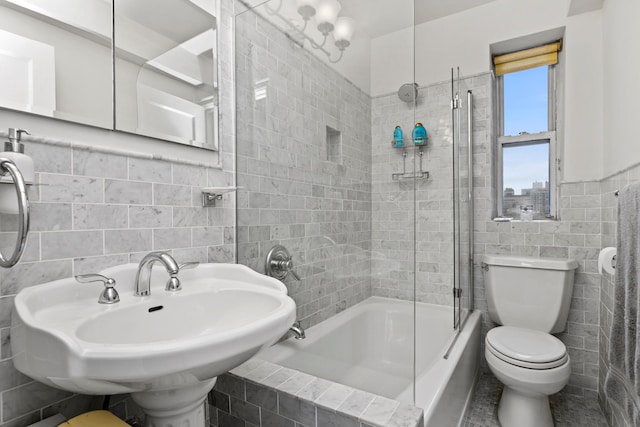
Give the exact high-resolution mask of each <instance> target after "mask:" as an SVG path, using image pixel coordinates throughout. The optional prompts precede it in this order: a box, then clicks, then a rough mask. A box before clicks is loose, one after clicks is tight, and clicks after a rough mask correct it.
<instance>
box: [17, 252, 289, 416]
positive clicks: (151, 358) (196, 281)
mask: <svg viewBox="0 0 640 427" xmlns="http://www.w3.org/2000/svg"><path fill="white" fill-rule="evenodd" d="M137 268H138V265H137V264H125V265H121V266H117V267H113V268H109V269H107V270H104V271H102V272H101V273H100V274H102V275H104V276H106V277H110V278H113V279H115V281H116V286H115V288H116V290H117V291H118V292H119V294H120V302H118V303H115V304H99V303H98V296H99V295H100V293H101V292H102V284H100V283H95V284H80V283H78V282H77V281H76V280H75V279H74V278H68V279H62V280H57V281H54V282H49V283H45V284H42V285H38V286H33V287H30V288H26V289H24V290H22V291H21V292H20V293H19V294H18V295H17V296H16V298H15V310H14V314H13V321H12V323H13V324H12V331H11V347H12V351H13V355H14V359H13V360H14V364H15V366H16V368H17V369H18V370H19V371H20V372H22V373H24V374H25V375H28V376H29V377H31V378H33V379H35V380H38V381H40V382H43V383H45V384H48V385H50V386H53V387H57V388H60V389H63V390H68V391H72V392H76V393H81V394H98V395H103V394H119V393H131V396H132V398H133V400H134V401H135V402H136V403H137V404H138V405H140V407H142V409H143V410H145V412H146V414H147V425H148V426H154V427H162V426H175V425H189V426H193V427H199V426H202V427H204V400H205V399H206V396H207V394H208V392H209V391H210V390H211V389H212V388H213V386H214V385H215V379H216V377H217V376H218V375H220V374H222V373H225V372H227V371H228V370H230V369H233V368H234V367H236V366H238V365H240V364H241V363H243V362H245V361H246V360H248V359H249V358H251V357H252V356H253V355H255V354H256V353H257V352H258V351H260V349H262V348H264V347H267V346H270V345H271V344H273V343H274V342H275V341H277V340H278V338H279V337H280V336H282V335H283V334H284V333H285V332H286V331H287V330H288V328H289V327H290V326H291V324H292V323H293V322H294V320H295V303H294V302H293V300H292V299H291V298H289V297H288V296H287V290H286V288H285V287H284V285H283V284H282V283H280V282H279V281H278V280H276V279H273V278H271V277H267V276H264V275H261V274H258V273H256V272H254V271H253V270H251V269H249V268H248V267H245V266H243V265H237V264H201V265H199V266H198V267H197V268H194V269H190V270H184V271H181V272H180V273H179V278H180V280H181V282H182V290H181V291H178V292H167V291H165V289H164V286H165V282H166V281H167V273H166V272H165V270H164V269H163V268H162V267H160V266H157V265H156V266H155V268H154V269H153V271H152V275H151V294H150V295H149V296H143V297H139V296H134V282H135V275H136V271H137Z"/></svg>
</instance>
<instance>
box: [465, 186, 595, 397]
mask: <svg viewBox="0 0 640 427" xmlns="http://www.w3.org/2000/svg"><path fill="white" fill-rule="evenodd" d="M485 178H486V179H487V181H489V180H490V176H487V177H485ZM489 188H490V187H488V186H487V187H485V188H484V189H478V191H477V192H476V195H475V196H476V197H477V198H483V197H489V196H490V195H489V194H488V193H487V191H488V190H489ZM560 193H561V196H560V201H559V202H560V217H561V220H560V221H542V222H538V221H533V222H511V223H501V222H494V221H491V220H490V214H491V212H490V211H485V212H483V211H479V210H476V219H478V218H479V216H480V218H482V217H483V216H484V220H477V221H476V231H475V254H476V260H475V264H476V268H475V278H476V282H475V283H476V288H475V290H476V301H475V302H476V308H477V309H480V310H482V311H483V312H484V320H485V330H486V329H488V328H490V327H492V326H493V325H492V322H491V321H490V320H489V318H488V316H487V304H486V299H485V292H484V289H485V288H484V280H483V275H482V270H481V269H480V263H481V262H482V255H484V254H513V255H525V256H540V257H553V258H565V259H566V258H571V259H575V260H577V261H578V262H579V267H578V270H577V273H576V277H575V284H574V288H573V298H572V300H571V308H570V311H569V321H568V325H567V330H566V331H565V332H563V333H561V334H559V335H558V337H559V338H560V339H561V340H562V341H563V342H564V343H565V344H566V346H567V348H568V350H569V355H570V357H571V367H572V374H571V378H570V380H569V385H568V386H567V388H565V390H564V392H565V393H569V394H574V395H579V396H585V397H587V398H591V399H595V397H596V393H597V390H598V300H599V286H600V275H599V274H598V272H597V257H598V253H599V251H600V247H601V234H600V230H601V222H600V218H601V213H600V183H599V182H589V183H572V184H562V185H561V189H560Z"/></svg>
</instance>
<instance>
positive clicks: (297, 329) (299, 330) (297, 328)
mask: <svg viewBox="0 0 640 427" xmlns="http://www.w3.org/2000/svg"><path fill="white" fill-rule="evenodd" d="M289 330H290V331H291V332H293V333H294V336H295V338H296V339H297V340H303V339H305V338H306V337H307V336H306V335H305V333H304V328H303V327H302V325H300V321H299V320H298V321H297V322H296V323H294V324H293V326H291V327H290V328H289Z"/></svg>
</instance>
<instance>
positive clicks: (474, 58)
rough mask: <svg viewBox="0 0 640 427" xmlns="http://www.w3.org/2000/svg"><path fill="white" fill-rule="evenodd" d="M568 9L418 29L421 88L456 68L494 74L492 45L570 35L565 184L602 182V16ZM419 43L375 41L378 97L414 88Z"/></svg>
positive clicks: (558, 6)
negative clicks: (553, 33) (554, 33)
mask: <svg viewBox="0 0 640 427" xmlns="http://www.w3.org/2000/svg"><path fill="white" fill-rule="evenodd" d="M619 1H623V0H619ZM627 2H631V0H628V1H627ZM568 9H569V0H496V1H494V2H491V3H489V4H486V5H484V6H480V7H476V8H473V9H469V10H467V11H465V12H461V13H457V14H455V15H451V16H447V17H444V18H442V19H437V20H434V21H430V22H427V23H425V24H421V25H418V26H417V27H416V29H415V32H416V65H415V69H416V75H415V81H416V82H417V83H418V84H420V85H428V84H432V83H435V82H439V81H443V80H446V79H448V78H450V76H451V67H455V66H459V67H460V70H461V72H462V74H463V75H467V76H468V75H473V74H478V73H485V72H488V71H489V70H490V69H491V64H490V62H491V56H490V53H489V46H490V45H491V44H492V43H496V42H500V41H504V40H510V39H514V38H518V37H522V36H526V35H529V34H534V33H538V32H542V31H546V30H550V29H554V28H559V27H566V30H565V48H564V49H565V50H564V57H565V61H566V63H565V70H566V77H565V82H564V87H565V95H566V96H565V108H564V110H565V112H566V116H565V129H564V131H565V138H564V156H563V157H564V159H565V164H564V168H563V177H562V180H563V181H576V180H589V179H598V178H601V177H602V161H601V152H602V150H601V147H602V110H601V108H600V105H601V104H602V72H601V63H602V49H601V39H602V30H601V25H600V23H599V21H600V17H599V16H600V15H601V12H600V11H596V12H591V13H586V14H582V15H576V16H572V17H569V18H568V17H567V12H568ZM412 38H413V31H412V29H406V30H402V31H398V32H396V33H392V34H389V35H386V36H384V37H380V38H378V39H374V40H373V41H372V58H371V70H372V71H371V95H372V96H378V95H382V94H387V93H391V92H395V91H397V90H398V88H399V87H400V85H402V84H404V83H407V82H410V81H412V80H413V64H412V57H413V52H412V49H413V43H412Z"/></svg>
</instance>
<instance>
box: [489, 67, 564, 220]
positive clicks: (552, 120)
mask: <svg viewBox="0 0 640 427" xmlns="http://www.w3.org/2000/svg"><path fill="white" fill-rule="evenodd" d="M547 67H548V77H547V78H548V80H547V104H548V105H547V112H548V117H547V120H548V130H546V131H543V132H537V133H526V134H521V135H506V136H505V135H504V78H503V76H496V104H497V107H498V108H497V112H498V114H497V116H498V117H497V129H498V132H497V138H496V140H497V168H496V177H497V180H496V181H497V182H496V187H497V193H498V194H497V198H496V199H497V202H498V203H497V205H498V206H497V209H498V215H499V216H504V214H505V212H504V203H503V198H504V182H503V181H504V180H503V171H504V164H503V154H502V153H503V150H504V147H505V145H506V146H509V145H512V146H513V145H529V144H535V143H539V142H540V141H549V214H548V215H545V219H547V220H555V219H558V186H557V184H558V168H559V165H560V159H559V158H558V143H557V116H558V113H557V112H558V97H557V78H556V74H557V67H558V64H554V65H548V66H547Z"/></svg>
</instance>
